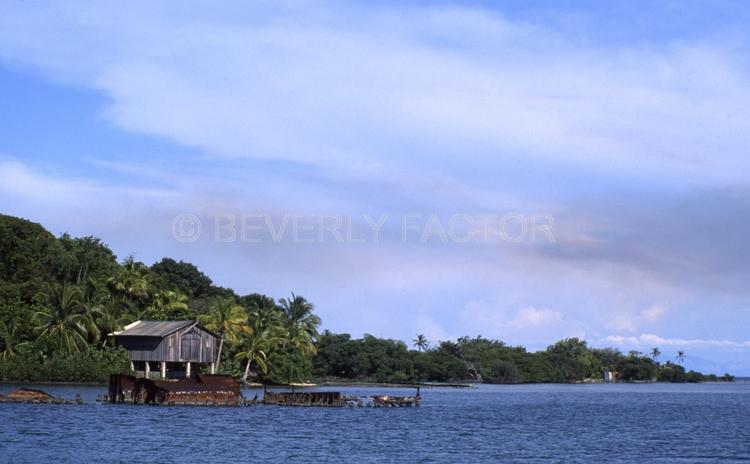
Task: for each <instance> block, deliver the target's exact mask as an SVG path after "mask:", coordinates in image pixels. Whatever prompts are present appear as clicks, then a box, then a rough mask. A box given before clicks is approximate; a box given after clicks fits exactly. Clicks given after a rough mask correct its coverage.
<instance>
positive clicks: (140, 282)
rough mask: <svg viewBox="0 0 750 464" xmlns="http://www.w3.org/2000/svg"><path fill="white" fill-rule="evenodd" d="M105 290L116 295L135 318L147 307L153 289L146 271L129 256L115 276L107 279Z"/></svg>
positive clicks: (144, 267) (141, 264) (142, 265)
mask: <svg viewBox="0 0 750 464" xmlns="http://www.w3.org/2000/svg"><path fill="white" fill-rule="evenodd" d="M107 288H108V289H109V291H110V292H111V293H112V294H113V295H117V296H118V297H119V298H120V299H121V300H122V304H123V306H129V307H131V309H132V310H133V313H134V315H135V316H136V317H135V319H134V320H137V319H139V317H137V316H142V315H143V313H144V312H145V310H146V307H147V306H148V303H149V300H150V299H151V294H152V292H153V287H152V285H151V282H150V279H149V275H148V269H147V268H146V266H145V265H144V264H143V263H139V262H137V261H136V260H135V258H134V257H133V256H132V255H131V256H128V257H127V258H125V260H124V261H123V262H122V267H121V268H120V269H119V270H118V272H117V275H115V276H112V277H110V278H109V279H107Z"/></svg>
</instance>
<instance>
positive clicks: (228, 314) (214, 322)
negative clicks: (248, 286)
mask: <svg viewBox="0 0 750 464" xmlns="http://www.w3.org/2000/svg"><path fill="white" fill-rule="evenodd" d="M246 320H247V312H246V311H245V308H243V307H242V306H240V305H239V304H237V302H236V301H235V300H234V298H231V297H224V298H219V299H217V300H216V301H215V302H214V304H213V305H212V306H211V310H210V312H209V313H208V314H206V315H204V316H203V317H202V318H201V322H202V323H203V325H205V326H206V328H207V329H208V330H211V331H213V332H215V333H216V334H217V335H218V336H219V352H218V354H217V355H216V363H215V364H214V366H213V369H212V370H213V371H214V372H215V371H218V370H219V367H220V365H221V352H222V350H223V349H224V341H225V340H226V341H227V342H229V343H230V344H234V343H236V342H237V340H238V338H239V336H240V334H241V333H243V332H246V331H247V326H246V325H245V321H246Z"/></svg>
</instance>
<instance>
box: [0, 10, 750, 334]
mask: <svg viewBox="0 0 750 464" xmlns="http://www.w3.org/2000/svg"><path fill="white" fill-rule="evenodd" d="M261 6H262V7H257V6H252V5H250V6H249V5H248V4H246V3H244V2H241V3H240V2H238V3H234V2H225V3H222V5H220V6H216V5H211V6H210V7H206V5H201V4H199V3H198V4H187V5H186V6H177V7H176V6H174V5H171V6H166V5H164V4H159V3H157V2H135V3H132V4H130V7H129V8H128V9H127V11H122V10H120V9H116V8H111V7H108V6H106V5H105V6H102V5H91V4H87V3H82V2H81V3H79V2H65V3H59V2H58V3H52V2H51V3H46V4H40V3H36V2H35V3H28V2H11V3H8V4H6V5H4V6H3V10H4V11H3V15H1V16H0V62H2V65H3V66H8V67H11V68H13V69H15V70H17V72H19V73H22V74H23V73H28V74H34V75H42V76H45V77H46V78H48V79H49V80H50V81H52V82H54V83H56V84H55V85H62V86H76V87H84V88H87V89H94V90H95V91H96V92H97V95H99V96H100V97H101V101H100V107H99V110H100V112H99V114H98V115H97V117H98V118H99V119H98V121H99V123H100V124H102V125H107V126H108V128H110V129H111V127H114V128H117V129H119V130H121V131H122V132H123V133H124V134H146V135H148V136H151V137H153V139H158V140H159V141H160V142H161V143H168V144H170V142H171V144H170V146H174V147H177V149H176V151H177V152H178V153H181V150H179V148H180V147H188V149H186V150H185V154H184V155H182V157H180V155H178V156H175V155H174V154H173V155H172V156H171V157H170V158H169V159H166V158H163V157H160V156H159V153H158V150H152V151H148V152H124V153H123V154H122V157H121V158H119V159H110V158H105V157H103V156H101V155H98V154H96V153H93V154H92V153H85V154H84V153H82V154H80V159H73V158H74V157H71V159H69V160H61V161H60V163H61V164H62V163H68V164H69V165H70V166H72V168H71V169H70V170H60V169H56V168H55V167H54V166H50V163H49V162H42V161H39V160H35V159H27V157H25V156H24V155H25V154H24V153H23V152H16V153H12V155H13V156H15V158H3V160H1V161H0V181H1V182H0V206H2V208H3V211H5V212H11V213H14V214H18V215H21V216H30V217H32V218H33V219H35V220H39V221H43V222H45V224H48V225H50V227H52V228H53V229H56V231H63V230H70V229H73V230H74V231H79V232H80V233H82V234H89V233H96V234H99V235H103V238H104V239H105V240H107V241H109V242H110V243H112V244H113V246H114V247H115V248H116V251H118V252H119V253H120V254H123V253H128V252H133V251H136V252H139V253H140V254H141V256H143V257H144V259H147V260H149V259H150V260H156V259H159V258H161V257H162V256H163V255H164V254H171V255H174V256H176V257H182V258H184V259H188V260H194V261H196V263H197V264H199V265H200V266H201V267H202V268H204V269H205V270H206V271H207V272H209V273H210V274H211V275H212V276H214V277H215V278H216V280H217V281H218V282H220V283H221V284H222V285H228V286H233V287H235V288H237V289H238V290H239V291H241V292H243V291H256V290H259V291H266V292H268V293H272V294H275V295H280V294H286V292H288V291H289V290H290V289H292V288H293V289H295V290H297V291H298V292H301V293H304V294H305V295H306V296H309V297H310V298H311V299H312V300H313V301H316V302H317V303H318V305H319V310H320V311H321V313H322V314H323V315H324V318H325V319H326V323H327V324H330V326H331V327H333V328H334V329H336V328H339V329H342V330H350V331H353V332H355V333H356V332H358V331H361V330H372V331H375V332H377V333H379V334H381V335H385V336H398V337H401V338H404V339H410V338H409V337H412V336H413V335H412V334H411V332H415V331H423V332H426V333H427V334H428V335H429V336H430V338H433V339H435V338H443V337H448V336H451V337H454V336H458V335H466V334H475V333H479V332H481V333H483V334H484V335H487V336H498V337H503V338H509V337H510V338H513V339H514V340H513V341H517V342H522V343H523V342H526V341H534V342H538V343H539V344H542V343H544V342H549V341H552V340H554V339H555V338H559V337H562V336H571V335H587V334H588V335H589V336H591V337H592V338H596V339H602V337H605V339H609V337H607V334H610V333H614V335H611V336H610V337H613V338H611V340H610V342H611V343H620V342H622V343H634V341H635V342H638V343H642V344H651V343H657V341H658V340H654V339H652V338H649V337H655V336H653V335H645V334H647V333H661V334H663V335H664V337H665V338H664V339H663V340H665V342H664V343H659V344H662V345H667V344H669V343H673V342H674V343H676V341H682V342H685V343H687V342H691V343H693V342H695V343H697V341H698V340H703V339H702V338H700V337H701V336H702V334H704V331H705V326H706V325H710V326H711V328H712V332H711V333H715V334H721V337H722V338H721V339H716V340H713V339H712V340H704V342H705V344H704V345H703V346H706V347H710V346H714V347H720V346H730V345H722V343H724V342H725V341H723V338H727V339H728V340H731V339H734V338H737V337H741V336H742V335H741V334H742V333H744V332H743V331H746V330H745V329H746V328H747V324H746V321H747V320H748V315H747V309H746V308H747V304H746V303H747V298H748V288H747V285H746V282H747V279H748V277H750V269H749V268H748V265H747V262H748V259H750V246H748V242H747V237H748V236H750V222H748V220H747V217H748V214H749V213H750V210H749V208H750V206H749V205H750V202H749V201H748V199H749V198H750V195H749V194H748V188H747V187H748V177H747V174H746V173H747V172H750V158H748V157H747V156H745V149H746V146H747V143H746V138H747V136H746V134H747V133H748V132H749V130H750V115H749V114H748V112H747V110H746V108H747V107H748V106H750V71H749V69H750V68H749V67H748V65H747V62H746V59H745V58H743V57H744V56H747V53H746V46H745V45H744V44H745V43H746V42H747V41H746V40H736V39H735V40H730V39H727V38H726V37H725V38H722V39H719V38H717V35H716V34H715V33H711V34H708V33H703V31H702V30H700V29H699V28H692V29H691V30H690V34H685V33H683V34H682V35H678V36H677V37H673V38H670V39H669V40H666V39H663V38H662V37H660V36H658V35H654V36H648V37H645V36H644V37H640V36H639V37H638V38H637V39H636V38H634V37H631V38H630V40H626V38H623V37H620V38H619V39H618V40H605V39H611V38H612V37H610V36H609V35H608V34H603V33H602V32H601V30H600V28H597V27H593V26H592V24H593V23H597V24H598V23H599V22H600V21H597V19H602V20H607V21H609V22H607V21H605V23H606V24H612V21H613V20H612V18H609V17H606V18H593V19H592V20H591V21H592V23H587V24H588V25H589V26H591V27H590V29H591V31H593V32H589V33H590V34H591V37H588V36H587V37H584V38H582V37H581V36H579V35H577V34H575V33H574V32H573V31H572V30H571V28H569V27H563V26H561V25H560V24H559V21H558V22H555V21H541V20H538V18H537V17H530V16H525V19H518V15H513V14H509V13H508V12H506V11H502V10H501V9H492V8H465V7H448V6H444V7H421V6H412V7H408V8H407V7H402V6H398V5H385V6H379V7H372V6H366V5H356V4H342V3H333V4H332V3H318V2H304V3H296V2H294V3H286V2H285V3H272V4H271V3H262V4H261ZM601 9H604V10H603V11H604V12H602V11H601ZM596 11H597V13H596V14H599V15H602V14H603V15H607V14H608V13H607V12H606V7H599V6H598V7H597V9H596ZM610 13H611V12H610ZM669 14H670V18H673V17H674V16H672V15H673V14H677V13H676V12H672V11H671V10H670V13H669ZM685 14H686V13H684V12H683V13H680V16H679V17H680V18H683V17H684V15H685ZM691 15H692V16H691V17H693V16H695V17H697V16H700V15H698V14H697V13H692V14H691ZM618 19H619V17H618ZM654 21H655V22H657V23H661V22H662V21H660V19H659V18H656V19H654ZM680 30H681V31H683V32H684V28H683V29H680ZM596 31H599V32H598V33H597V32H596ZM620 32H622V31H620ZM736 33H737V34H740V36H741V37H743V36H742V34H746V32H743V31H742V30H739V31H738V32H736ZM605 36H606V37H605ZM91 44H96V47H92V46H91ZM51 85H52V84H51ZM3 90H5V89H3ZM10 91H12V89H11V90H10ZM55 111H57V112H60V111H59V108H52V109H49V111H48V112H50V113H54V112H55ZM61 114H63V113H61ZM110 126H111V127H110ZM44 136H46V134H44ZM79 136H84V135H79ZM71 137H72V135H71ZM147 138H148V137H147ZM21 142H23V143H19V144H18V145H19V146H23V145H24V144H31V143H33V140H28V141H21ZM0 150H5V148H3V146H0ZM187 153H190V154H187ZM19 160H21V161H19ZM71 170H72V171H76V174H75V175H71V174H69V172H71ZM102 172H104V173H107V174H108V176H107V180H106V181H105V180H102V179H100V178H99V177H98V174H99V173H102ZM505 211H521V212H524V213H531V214H533V213H544V214H552V215H553V216H554V218H555V236H556V237H557V241H556V242H555V243H525V244H521V245H509V244H508V243H504V242H501V241H499V242H497V243H496V242H493V241H488V242H482V243H471V244H466V245H463V246H455V245H447V246H446V245H442V244H435V243H432V244H418V245H414V244H403V243H400V242H399V234H398V230H396V229H392V228H387V229H386V230H384V235H383V236H384V240H383V241H382V242H381V243H379V244H377V245H372V244H368V245H363V246H341V245H338V244H335V243H324V244H316V245H311V246H305V247H301V246H296V245H294V244H291V243H288V242H284V243H281V244H277V245H273V246H251V245H248V244H242V243H231V244H218V243H214V242H211V241H210V240H201V241H198V242H196V243H195V244H193V245H190V246H188V245H185V244H179V243H175V242H174V240H171V239H172V237H171V228H170V221H171V219H172V218H173V217H174V215H176V214H179V213H183V212H191V213H194V214H197V215H199V216H200V217H201V218H203V219H205V220H208V219H210V218H211V217H212V216H213V215H215V214H218V213H233V214H245V213H269V214H283V213H286V212H297V213H308V214H310V213H332V212H333V213H339V214H354V215H361V214H362V213H370V214H374V215H378V214H382V213H386V214H390V215H391V217H397V216H398V215H400V214H405V213H417V214H421V215H422V216H424V217H426V216H427V215H429V214H431V213H443V214H445V213H447V214H453V213H487V212H491V213H497V212H505ZM71 224H72V225H71ZM145 237H149V238H148V239H146V238H145ZM238 269H240V270H242V272H237V270H238ZM406 307H408V308H417V309H416V316H415V317H414V320H412V319H409V321H408V323H403V312H404V308H406ZM352 308H355V309H352ZM355 310H356V311H357V312H358V315H357V316H356V317H352V311H355ZM738 320H739V321H740V322H741V323H738V322H737V321H738ZM363 321H366V324H365V323H364V322H363ZM742 323H744V325H742ZM389 330H390V331H393V332H390V333H389V332H388V331H389ZM638 333H643V334H644V335H640V336H636V335H634V334H638ZM618 337H619V338H618ZM670 337H676V338H670ZM679 337H682V338H679ZM709 342H710V343H709ZM731 343H734V342H731ZM736 343H739V345H737V346H739V347H744V346H745V345H744V342H736Z"/></svg>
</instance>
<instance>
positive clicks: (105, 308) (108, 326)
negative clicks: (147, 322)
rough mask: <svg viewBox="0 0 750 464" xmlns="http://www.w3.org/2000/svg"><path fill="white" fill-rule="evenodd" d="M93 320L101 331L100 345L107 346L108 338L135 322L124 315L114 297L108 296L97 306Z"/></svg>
mask: <svg viewBox="0 0 750 464" xmlns="http://www.w3.org/2000/svg"><path fill="white" fill-rule="evenodd" d="M93 320H94V324H95V325H96V327H97V329H98V330H99V343H101V344H102V346H104V345H106V344H107V338H108V336H109V334H111V333H112V332H116V331H118V330H121V329H122V328H123V327H124V326H126V325H127V324H129V323H130V322H133V321H132V320H130V318H128V317H127V316H125V315H123V313H122V312H121V310H120V305H119V304H118V302H117V301H116V300H115V299H114V298H113V297H112V296H106V297H104V298H103V299H102V300H100V302H99V303H98V304H97V305H96V307H95V310H94V311H93Z"/></svg>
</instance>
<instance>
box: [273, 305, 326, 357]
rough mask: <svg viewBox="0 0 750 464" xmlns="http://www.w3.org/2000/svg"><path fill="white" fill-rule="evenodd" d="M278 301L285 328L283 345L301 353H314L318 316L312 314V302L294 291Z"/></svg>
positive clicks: (318, 322) (318, 323)
mask: <svg viewBox="0 0 750 464" xmlns="http://www.w3.org/2000/svg"><path fill="white" fill-rule="evenodd" d="M279 303H280V307H281V311H282V313H283V316H284V326H285V329H286V339H285V345H286V346H287V347H290V348H294V349H296V350H298V351H299V352H301V353H303V354H310V355H313V354H315V353H316V351H317V349H316V347H315V340H316V339H317V337H318V326H319V325H320V318H319V317H318V316H316V315H315V314H313V310H314V309H315V307H314V306H313V304H312V303H310V302H309V301H307V300H306V299H305V298H303V297H301V296H297V295H295V294H294V293H292V297H291V298H290V299H288V300H287V299H285V298H282V299H281V301H280V302H279Z"/></svg>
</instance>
